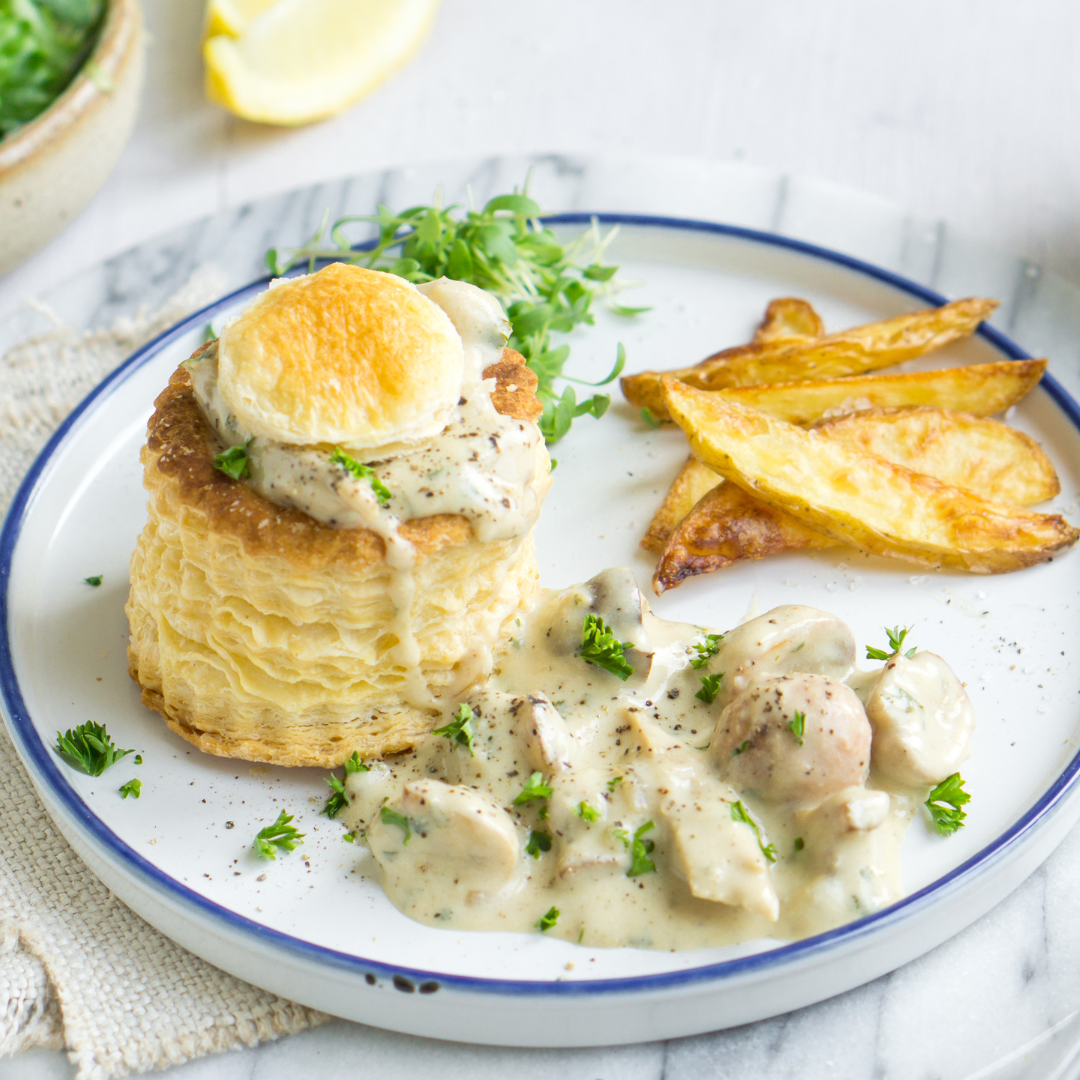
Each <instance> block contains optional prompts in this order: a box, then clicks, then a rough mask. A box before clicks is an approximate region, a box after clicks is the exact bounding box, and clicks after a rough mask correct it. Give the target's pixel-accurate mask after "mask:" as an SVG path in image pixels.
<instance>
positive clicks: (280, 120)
mask: <svg viewBox="0 0 1080 1080" xmlns="http://www.w3.org/2000/svg"><path fill="white" fill-rule="evenodd" d="M438 6H439V0H211V2H210V5H209V7H208V9H207V36H206V38H205V40H204V41H203V56H204V58H205V60H206V93H207V96H208V97H209V98H210V99H211V100H212V101H217V102H218V103H220V104H221V105H224V106H225V108H227V109H229V110H230V111H231V112H234V113H236V115H237V116H243V117H245V118H246V119H248V120H259V121H261V122H263V123H265V124H306V123H308V122H309V121H312V120H320V119H322V118H323V117H326V116H331V115H333V114H334V113H336V112H340V111H341V110H342V109H344V108H345V107H346V106H347V105H350V104H352V102H354V101H356V100H357V99H358V98H361V97H363V96H364V94H366V93H368V92H369V91H371V90H373V89H374V88H375V87H376V86H378V85H379V83H381V82H382V81H383V80H384V79H385V78H386V77H387V76H388V75H389V74H391V72H393V71H394V70H395V69H396V68H397V67H399V66H400V65H401V64H403V63H404V62H405V60H407V59H408V58H409V56H410V55H411V54H412V53H413V51H414V50H415V49H416V47H417V46H418V45H419V44H420V42H421V40H422V39H423V37H424V34H425V32H426V31H427V29H428V27H429V26H430V25H431V21H432V19H433V18H434V15H435V11H436V9H437V8H438Z"/></svg>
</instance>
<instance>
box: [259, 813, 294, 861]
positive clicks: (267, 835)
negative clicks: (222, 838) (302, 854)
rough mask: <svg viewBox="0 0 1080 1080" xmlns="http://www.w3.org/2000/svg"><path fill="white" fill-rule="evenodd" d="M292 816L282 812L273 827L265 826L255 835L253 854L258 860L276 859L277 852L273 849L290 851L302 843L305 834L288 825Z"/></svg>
mask: <svg viewBox="0 0 1080 1080" xmlns="http://www.w3.org/2000/svg"><path fill="white" fill-rule="evenodd" d="M292 819H293V816H292V814H286V813H285V811H284V810H282V811H281V813H280V814H278V816H277V821H275V822H274V824H273V825H267V826H266V828H265V829H260V830H259V831H258V832H257V833H256V834H255V843H254V844H253V845H252V847H254V848H255V854H256V855H258V856H259V858H260V859H276V858H277V852H276V851H275V850H274V848H280V849H281V850H282V851H292V850H293V848H295V847H296V845H297V844H302V843H303V842H304V836H305V835H306V834H305V833H302V832H297V831H296V828H295V826H293V825H290V824H289V823H290V822H291V821H292Z"/></svg>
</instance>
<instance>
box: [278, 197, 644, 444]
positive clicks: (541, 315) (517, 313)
mask: <svg viewBox="0 0 1080 1080" xmlns="http://www.w3.org/2000/svg"><path fill="white" fill-rule="evenodd" d="M525 189H526V190H525V191H524V192H520V193H519V192H514V193H513V194H509V195H499V196H497V197H496V198H494V199H491V200H489V201H488V203H487V205H486V206H484V208H483V209H482V210H469V211H467V212H466V213H464V214H462V215H460V216H457V217H455V211H457V210H458V209H459V208H458V207H456V206H448V207H441V206H437V205H436V206H413V207H410V208H409V209H407V210H403V211H402V212H401V213H400V214H395V213H394V212H393V211H392V210H391V209H390V208H389V207H386V206H382V205H380V206H379V208H378V214H377V215H376V216H375V217H355V216H350V217H343V218H339V219H338V220H337V221H335V222H334V223H333V224H332V225H330V224H329V212H328V213H327V216H326V218H324V220H323V222H322V224H321V225H320V226H319V228H318V230H317V231H316V232H315V234H314V235H313V236H312V237H311V238H310V239H309V240H308V242H307V243H306V244H304V245H303V247H299V248H296V249H294V250H292V251H290V252H288V253H287V254H286V255H285V256H284V257H279V254H278V251H277V250H276V249H271V250H270V251H268V252H267V253H266V261H267V265H268V266H269V267H270V272H271V273H272V274H273V275H274V276H275V277H280V276H281V275H282V274H284V273H285V272H286V271H287V270H288V269H289V268H290V267H292V266H296V265H298V264H300V263H307V265H308V271H309V272H314V271H315V270H316V269H317V266H316V263H317V262H318V261H320V260H335V261H341V262H347V263H356V264H360V265H362V266H368V267H371V268H373V269H376V270H388V271H389V272H390V273H392V274H397V275H398V276H399V277H403V278H406V279H407V280H409V281H411V282H413V283H414V284H419V283H420V282H424V281H433V280H434V279H435V278H440V277H448V278H452V279H454V280H456V281H467V282H469V283H470V284H472V285H478V286H479V287H480V288H481V289H485V290H486V291H487V292H490V293H492V294H493V295H495V296H497V297H498V299H499V301H500V303H501V304H502V306H503V309H504V310H505V312H506V317H507V318H508V319H509V321H510V325H511V330H512V334H511V337H510V340H509V342H508V344H509V346H510V348H512V349H516V350H517V351H518V352H519V353H521V354H522V356H524V357H525V362H526V363H527V364H528V366H529V367H530V368H531V369H532V371H533V372H534V373H535V374H536V377H537V380H538V385H537V388H536V395H537V397H538V398H539V399H540V401H541V403H542V404H543V406H544V411H543V414H542V416H541V417H540V421H539V426H540V430H541V431H542V432H543V435H544V438H545V439H546V440H547V441H548V442H549V443H554V442H557V441H558V440H559V439H561V438H562V437H563V436H564V435H565V434H566V433H567V431H569V430H570V426H571V425H572V424H573V422H574V420H575V419H576V418H577V417H579V416H585V415H586V414H587V415H589V416H595V417H596V418H597V419H599V418H600V417H601V416H603V415H604V413H605V412H606V411H607V408H608V406H609V405H610V404H611V398H610V397H609V395H607V394H593V395H592V396H591V397H588V398H586V399H585V400H584V401H580V402H579V401H578V400H577V394H576V392H575V390H574V387H573V386H567V385H565V383H567V382H578V383H580V382H581V381H582V380H579V379H571V378H570V376H568V375H564V374H563V369H564V368H565V366H566V362H567V360H568V359H569V358H570V346H569V345H565V344H564V345H555V343H554V342H553V341H552V335H553V334H569V333H570V332H571V331H573V330H574V328H575V327H577V326H580V325H592V323H593V318H594V316H593V311H592V306H593V302H594V300H598V299H605V300H607V302H608V306H609V307H610V308H611V310H612V311H614V312H615V313H616V314H618V315H635V314H638V313H639V312H641V311H645V310H647V309H645V308H629V307H621V306H620V305H618V304H615V303H613V302H612V301H611V299H610V298H611V297H612V295H613V294H614V293H615V292H616V291H617V290H618V289H619V287H620V286H619V283H618V282H617V281H616V280H615V274H616V272H617V269H618V268H617V267H615V266H606V265H604V264H603V263H602V262H601V260H602V258H603V254H604V248H605V247H606V246H607V244H608V242H609V240H610V239H611V237H612V236H613V235H614V233H608V235H607V236H606V237H603V236H601V235H600V230H599V228H598V227H597V226H596V225H593V227H592V228H591V229H589V230H588V231H587V232H585V233H584V234H582V235H581V236H579V237H578V238H577V239H575V240H572V241H571V242H570V243H568V244H564V243H562V242H561V241H560V240H559V237H558V236H557V235H556V233H555V232H554V231H553V230H552V229H549V228H547V227H546V226H544V225H542V224H541V223H540V221H539V220H538V219H539V217H540V214H541V209H540V206H539V204H538V203H536V202H535V201H534V200H533V199H531V198H529V195H528V183H527V182H526V185H525ZM355 222H374V223H375V224H376V225H377V226H378V230H379V236H378V240H377V241H376V242H375V244H374V246H372V247H368V246H367V245H365V249H364V250H357V249H356V248H354V247H353V245H352V241H351V240H350V239H349V237H348V236H347V235H346V232H345V228H346V226H348V225H351V224H353V223H355ZM328 226H329V238H328V239H327V240H324V237H325V236H326V233H327V227H328ZM398 249H400V250H398ZM625 362H626V354H625V350H624V349H623V347H622V345H620V346H619V347H618V350H617V352H616V360H615V366H614V368H613V369H612V371H611V372H610V373H609V374H608V375H607V376H606V378H604V379H601V380H600V381H599V382H597V383H586V384H585V385H587V386H592V387H599V386H605V385H607V384H608V383H610V382H612V381H614V380H615V379H616V378H617V377H618V376H619V374H620V373H621V372H622V369H623V366H624V364H625ZM560 381H561V382H563V384H564V385H563V387H562V388H561V389H559V388H557V387H556V383H558V382H560Z"/></svg>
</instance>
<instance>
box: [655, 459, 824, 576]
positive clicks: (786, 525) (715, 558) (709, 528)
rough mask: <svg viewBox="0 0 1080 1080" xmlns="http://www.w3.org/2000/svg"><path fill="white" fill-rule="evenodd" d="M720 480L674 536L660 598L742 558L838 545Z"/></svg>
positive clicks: (663, 559) (662, 566)
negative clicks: (688, 581) (685, 583)
mask: <svg viewBox="0 0 1080 1080" xmlns="http://www.w3.org/2000/svg"><path fill="white" fill-rule="evenodd" d="M713 475H714V476H716V474H715V473H713ZM716 479H717V480H719V481H720V483H719V484H718V485H717V486H716V487H714V488H712V489H711V490H710V491H707V492H706V493H705V495H703V496H702V498H701V500H700V501H699V502H698V504H697V505H696V506H695V507H694V508H693V509H692V510H691V511H690V513H688V514H687V515H686V517H684V518H683V519H682V521H680V522H679V524H678V525H677V526H676V528H675V529H674V530H673V531H672V534H671V538H670V539H669V540H668V542H667V544H666V545H665V547H664V549H663V552H662V553H661V555H660V560H659V562H657V564H656V572H655V573H654V574H653V591H654V592H655V593H656V595H657V596H662V595H663V594H664V593H665V592H667V590H668V589H674V588H675V586H676V585H681V584H682V583H683V582H684V581H685V580H686V579H687V578H688V577H694V576H695V575H696V574H709V573H711V572H712V571H713V570H719V569H721V568H722V567H725V566H730V565H731V564H732V563H733V562H738V561H739V560H741V559H764V558H765V556H766V555H775V554H777V553H778V552H781V551H799V550H801V549H804V548H828V547H837V546H839V545H838V544H837V543H836V541H835V540H831V539H829V537H827V536H822V535H821V533H818V532H814V530H813V529H809V528H807V527H806V526H805V525H803V524H802V523H801V522H799V521H796V520H795V518H793V517H792V516H791V515H790V514H789V513H787V511H785V510H774V509H773V508H772V507H771V506H768V505H767V504H766V503H763V502H762V501H761V500H760V499H755V498H754V496H753V495H749V494H747V492H745V491H743V489H742V488H741V487H738V486H737V485H736V484H729V483H728V482H727V481H725V480H721V479H720V477H718V476H717V477H716ZM642 546H644V541H642Z"/></svg>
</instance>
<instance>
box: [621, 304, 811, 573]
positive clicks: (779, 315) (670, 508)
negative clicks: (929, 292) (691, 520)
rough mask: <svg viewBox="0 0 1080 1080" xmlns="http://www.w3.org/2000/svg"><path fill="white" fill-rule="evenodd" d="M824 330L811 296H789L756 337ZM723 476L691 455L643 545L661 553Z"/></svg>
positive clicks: (800, 336)
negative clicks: (806, 297) (691, 512)
mask: <svg viewBox="0 0 1080 1080" xmlns="http://www.w3.org/2000/svg"><path fill="white" fill-rule="evenodd" d="M824 333H825V324H824V323H823V322H822V321H821V316H820V315H819V314H818V313H817V312H816V311H815V310H814V307H813V305H812V304H811V303H810V302H809V301H808V300H799V299H797V298H796V297H791V296H786V297H780V298H779V299H777V300H772V301H770V303H769V306H768V307H767V308H766V309H765V315H764V316H763V318H762V320H761V323H760V324H759V326H758V328H757V331H756V332H755V333H754V341H757V342H761V341H779V340H781V339H786V340H788V341H801V340H805V339H806V338H813V337H821V335H822V334H824ZM720 479H721V478H720V477H719V476H717V475H716V473H714V472H713V471H712V469H710V468H709V467H708V465H702V463H701V462H700V461H698V459H697V458H696V457H690V458H688V459H687V461H686V464H685V465H684V466H683V467H682V469H681V470H680V472H679V475H678V476H676V477H675V479H674V481H673V482H672V484H671V487H670V488H669V489H668V493H667V495H666V496H664V501H663V502H662V503H661V504H660V508H659V509H658V510H657V511H656V513H655V514H654V515H653V519H652V521H651V522H649V528H648V531H647V532H646V533H645V535H644V536H643V537H642V538H641V546H642V547H643V548H644V549H645V550H646V551H651V552H652V553H653V554H654V555H659V554H661V553H662V552H663V550H664V548H665V547H667V542H668V540H670V539H671V534H672V532H674V530H675V526H676V525H678V524H679V522H680V521H682V519H683V518H684V517H686V515H687V514H689V513H690V511H691V510H692V509H693V508H694V506H695V505H696V504H697V502H698V501H699V500H700V499H701V497H702V496H703V495H704V494H705V492H706V491H708V490H710V488H714V487H716V485H717V484H719V483H720Z"/></svg>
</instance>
